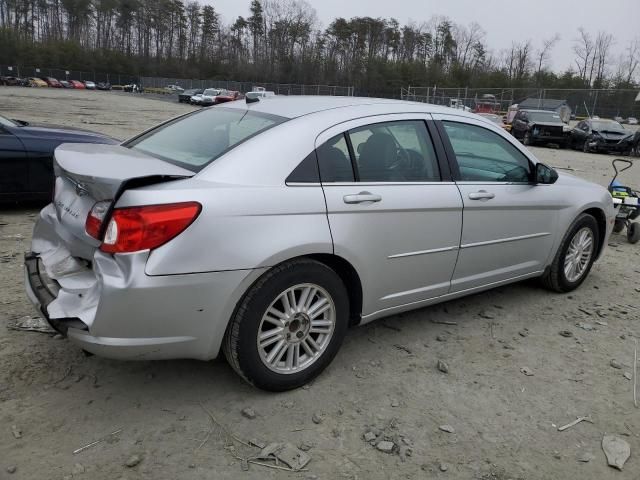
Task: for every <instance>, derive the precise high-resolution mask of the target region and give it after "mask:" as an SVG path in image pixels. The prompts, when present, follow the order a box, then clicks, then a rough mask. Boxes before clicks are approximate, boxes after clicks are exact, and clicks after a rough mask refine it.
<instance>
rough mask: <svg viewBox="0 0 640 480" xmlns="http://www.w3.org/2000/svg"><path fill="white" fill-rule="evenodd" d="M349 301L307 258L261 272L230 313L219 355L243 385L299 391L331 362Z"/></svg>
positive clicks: (327, 271)
mask: <svg viewBox="0 0 640 480" xmlns="http://www.w3.org/2000/svg"><path fill="white" fill-rule="evenodd" d="M348 316H349V299H348V295H347V293H346V288H345V286H344V283H343V282H342V280H341V279H340V277H339V276H338V275H337V274H336V273H335V272H334V271H333V270H332V269H331V268H329V267H327V266H326V265H324V264H322V263H319V262H316V261H315V260H311V259H300V260H294V261H290V262H286V263H283V264H282V265H279V266H277V267H275V268H273V269H271V270H269V271H268V272H267V273H265V274H264V275H263V276H262V277H260V279H259V280H258V281H257V282H256V283H255V284H254V285H253V286H252V287H251V288H250V289H249V291H248V292H247V293H246V295H245V296H244V298H243V299H242V300H241V302H240V304H239V306H238V307H237V309H236V313H235V314H234V317H233V319H232V320H231V323H230V325H229V327H228V328H227V333H226V334H225V339H224V341H223V350H224V354H225V356H226V358H227V361H228V362H229V364H231V366H232V367H233V369H234V370H235V371H236V372H237V373H238V374H239V375H240V376H241V377H242V378H244V379H245V380H246V381H247V382H248V383H250V384H252V385H255V386H256V387H258V388H262V389H264V390H271V391H284V390H290V389H293V388H297V387H300V386H302V385H304V384H305V383H307V382H309V381H311V380H312V379H313V378H315V377H316V376H317V375H319V374H320V373H321V372H322V371H323V370H324V369H325V368H326V367H327V365H329V363H331V361H332V360H333V358H334V357H335V355H336V353H337V352H338V350H339V348H340V345H341V344H342V341H343V339H344V336H345V334H346V331H347V325H348Z"/></svg>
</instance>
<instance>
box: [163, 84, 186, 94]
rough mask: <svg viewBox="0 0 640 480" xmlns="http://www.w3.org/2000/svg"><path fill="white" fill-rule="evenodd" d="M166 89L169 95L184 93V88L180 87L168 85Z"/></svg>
mask: <svg viewBox="0 0 640 480" xmlns="http://www.w3.org/2000/svg"><path fill="white" fill-rule="evenodd" d="M164 89H165V90H166V91H167V92H169V93H180V92H184V88H182V87H181V86H180V85H167V86H166V87H164Z"/></svg>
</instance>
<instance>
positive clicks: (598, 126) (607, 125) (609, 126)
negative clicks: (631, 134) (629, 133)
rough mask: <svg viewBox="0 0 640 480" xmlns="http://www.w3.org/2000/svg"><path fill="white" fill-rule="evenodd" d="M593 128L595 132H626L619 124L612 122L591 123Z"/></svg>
mask: <svg viewBox="0 0 640 480" xmlns="http://www.w3.org/2000/svg"><path fill="white" fill-rule="evenodd" d="M591 128H592V129H593V130H597V131H600V132H603V131H605V130H607V131H610V132H623V133H626V132H625V129H624V127H623V126H622V125H620V124H619V123H618V122H614V121H612V120H599V121H597V122H591Z"/></svg>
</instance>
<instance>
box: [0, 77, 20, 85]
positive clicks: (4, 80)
mask: <svg viewBox="0 0 640 480" xmlns="http://www.w3.org/2000/svg"><path fill="white" fill-rule="evenodd" d="M0 85H6V86H7V87H19V86H23V85H24V79H22V78H18V77H11V76H9V77H0Z"/></svg>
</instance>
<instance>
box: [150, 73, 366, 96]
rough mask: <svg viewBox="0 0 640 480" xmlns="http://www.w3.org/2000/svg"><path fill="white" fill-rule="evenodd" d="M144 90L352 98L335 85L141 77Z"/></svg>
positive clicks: (349, 90)
mask: <svg viewBox="0 0 640 480" xmlns="http://www.w3.org/2000/svg"><path fill="white" fill-rule="evenodd" d="M140 83H141V84H142V85H143V86H144V88H164V87H166V86H167V85H178V86H180V87H182V88H184V89H185V90H188V89H204V88H225V89H227V90H235V91H238V92H250V91H251V90H253V88H254V87H264V88H265V89H266V90H269V91H273V92H275V93H276V95H339V96H347V97H348V96H353V95H354V88H353V87H343V86H337V85H298V84H290V83H260V82H237V81H233V80H200V79H184V78H163V77H141V78H140Z"/></svg>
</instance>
